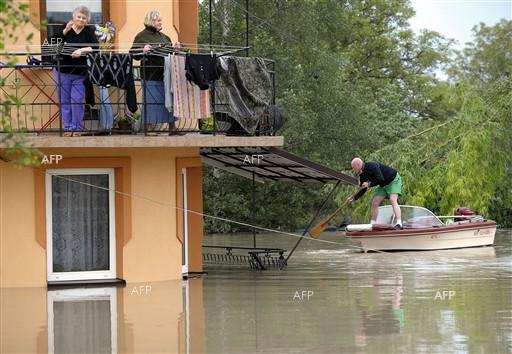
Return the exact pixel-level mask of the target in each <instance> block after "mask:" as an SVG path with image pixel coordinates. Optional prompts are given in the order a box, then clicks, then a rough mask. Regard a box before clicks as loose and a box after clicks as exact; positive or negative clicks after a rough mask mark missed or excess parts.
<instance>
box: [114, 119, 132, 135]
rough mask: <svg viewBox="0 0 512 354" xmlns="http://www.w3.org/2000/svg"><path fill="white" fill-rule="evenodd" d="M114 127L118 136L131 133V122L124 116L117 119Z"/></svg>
mask: <svg viewBox="0 0 512 354" xmlns="http://www.w3.org/2000/svg"><path fill="white" fill-rule="evenodd" d="M116 126H117V130H118V131H119V133H120V134H131V133H132V130H133V129H132V120H131V119H130V118H129V117H126V116H124V117H120V118H119V119H117V120H116Z"/></svg>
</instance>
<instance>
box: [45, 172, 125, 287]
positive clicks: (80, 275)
mask: <svg viewBox="0 0 512 354" xmlns="http://www.w3.org/2000/svg"><path fill="white" fill-rule="evenodd" d="M95 174H96V175H105V174H107V175H108V176H109V178H108V188H109V270H96V271H78V272H54V271H53V225H52V214H53V213H52V177H53V176H54V175H95ZM45 183H46V254H47V257H46V259H47V268H46V269H47V280H48V281H66V280H98V279H115V278H116V230H115V193H114V191H115V182H114V169H113V168H69V169H48V170H46V181H45Z"/></svg>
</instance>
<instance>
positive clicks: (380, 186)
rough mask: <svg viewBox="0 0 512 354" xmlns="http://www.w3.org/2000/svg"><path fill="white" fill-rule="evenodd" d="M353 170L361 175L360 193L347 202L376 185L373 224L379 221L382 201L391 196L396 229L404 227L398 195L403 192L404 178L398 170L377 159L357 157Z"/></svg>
mask: <svg viewBox="0 0 512 354" xmlns="http://www.w3.org/2000/svg"><path fill="white" fill-rule="evenodd" d="M351 166H352V171H354V172H355V173H357V174H358V175H359V181H360V186H361V187H363V189H362V190H361V191H359V193H357V194H356V195H354V196H351V197H349V198H347V204H350V203H352V202H353V201H355V200H357V199H359V198H361V197H362V196H363V194H364V193H366V191H367V189H368V188H372V187H374V191H373V199H372V204H371V215H372V220H371V223H372V224H376V223H377V216H378V214H379V206H380V203H382V201H383V200H384V199H385V198H389V201H390V202H391V205H392V207H393V212H394V213H395V219H396V224H395V229H401V228H402V214H401V211H400V206H399V205H398V196H399V195H400V194H401V193H402V178H401V177H400V174H399V173H398V171H397V170H395V169H394V168H392V167H389V166H386V165H383V164H381V163H379V162H375V161H363V160H361V159H360V158H359V157H356V158H354V159H353V160H352V162H351Z"/></svg>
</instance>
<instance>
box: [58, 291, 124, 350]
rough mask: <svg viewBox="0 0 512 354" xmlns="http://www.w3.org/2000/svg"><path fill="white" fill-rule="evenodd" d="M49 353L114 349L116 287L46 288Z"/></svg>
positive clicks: (115, 334) (115, 335)
mask: <svg viewBox="0 0 512 354" xmlns="http://www.w3.org/2000/svg"><path fill="white" fill-rule="evenodd" d="M48 351H49V352H50V353H117V301H116V292H115V288H90V289H67V290H54V291H48Z"/></svg>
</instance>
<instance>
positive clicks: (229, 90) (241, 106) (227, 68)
mask: <svg viewBox="0 0 512 354" xmlns="http://www.w3.org/2000/svg"><path fill="white" fill-rule="evenodd" d="M219 64H220V65H219V68H220V71H221V77H220V80H219V82H218V84H216V85H215V93H216V95H217V96H216V97H218V100H217V101H216V103H217V105H216V111H217V112H221V113H226V114H227V115H228V116H229V117H231V118H233V119H234V120H235V121H236V122H238V124H240V126H241V127H242V128H243V129H244V130H245V131H246V132H247V133H248V134H251V135H252V134H255V133H256V130H257V128H258V125H259V124H260V122H261V119H262V117H263V115H264V114H265V110H266V109H267V107H268V105H269V104H270V103H271V101H272V79H271V76H270V73H269V71H268V69H267V67H266V65H265V61H264V60H263V59H261V58H244V57H232V56H225V57H220V58H219Z"/></svg>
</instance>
